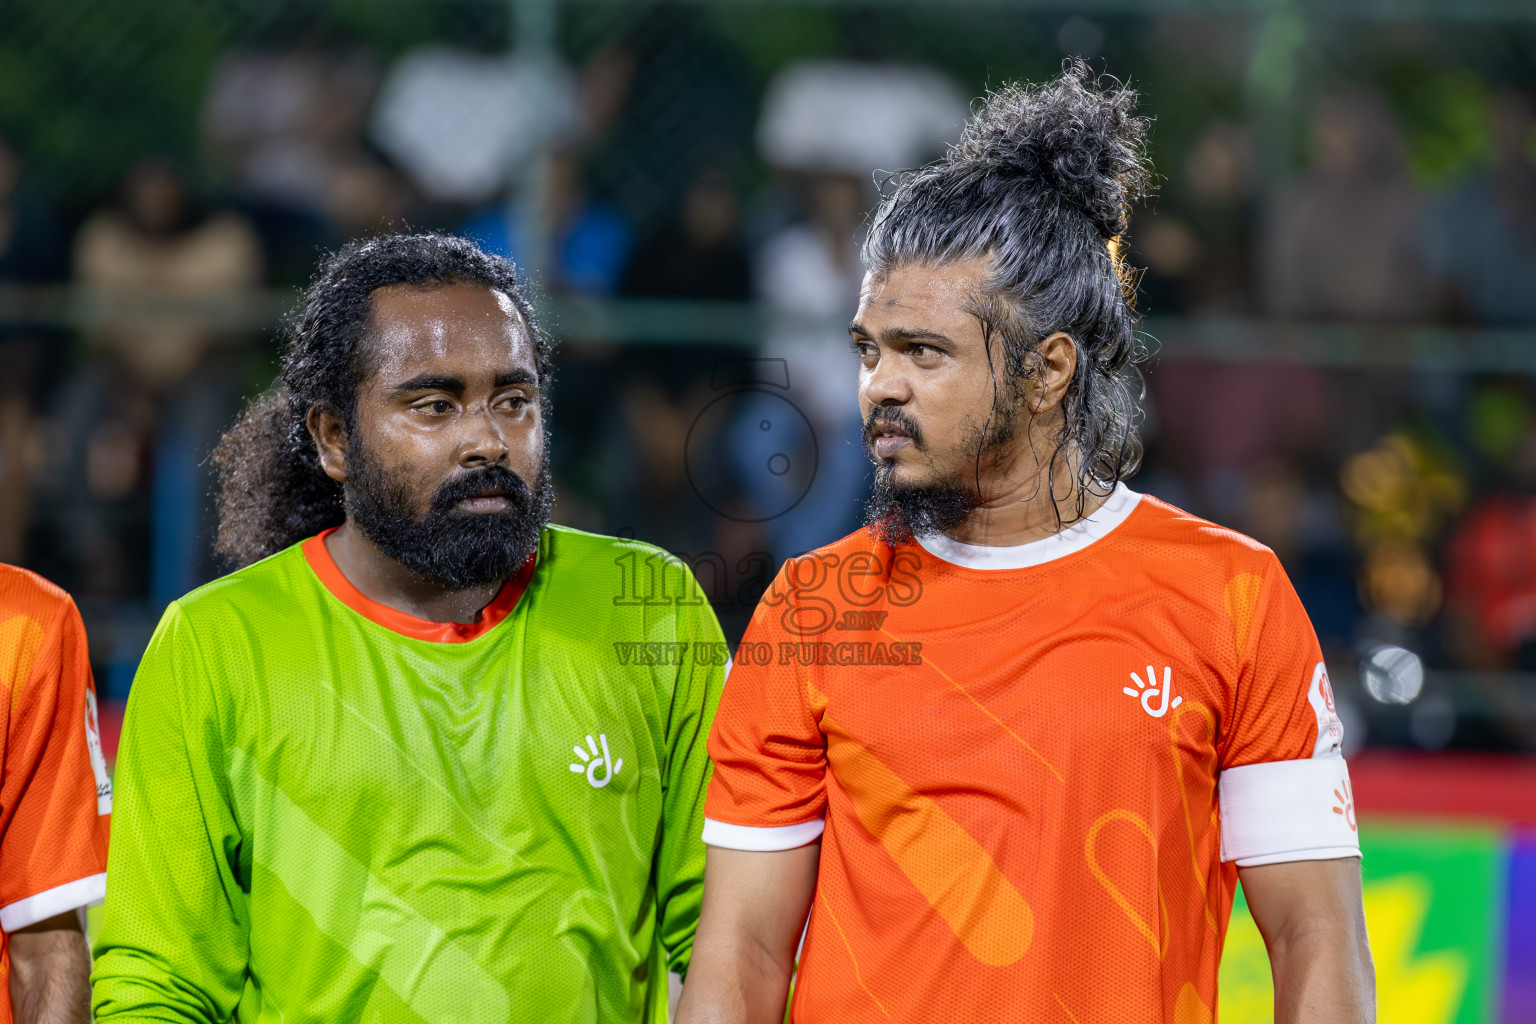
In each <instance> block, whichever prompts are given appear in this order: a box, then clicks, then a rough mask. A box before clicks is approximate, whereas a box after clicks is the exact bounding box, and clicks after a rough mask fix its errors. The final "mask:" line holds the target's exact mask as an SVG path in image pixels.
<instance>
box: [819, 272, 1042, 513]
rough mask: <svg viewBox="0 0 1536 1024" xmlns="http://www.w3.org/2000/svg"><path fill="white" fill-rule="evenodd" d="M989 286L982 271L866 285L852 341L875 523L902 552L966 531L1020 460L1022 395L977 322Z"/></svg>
mask: <svg viewBox="0 0 1536 1024" xmlns="http://www.w3.org/2000/svg"><path fill="white" fill-rule="evenodd" d="M985 286H986V267H985V265H984V264H982V263H981V262H979V261H967V262H962V263H954V264H949V265H946V266H941V267H917V266H911V267H900V268H898V269H896V270H894V271H892V272H891V273H890V274H889V275H887V276H886V277H884V278H880V279H877V278H874V277H871V276H868V275H866V276H865V279H864V285H863V288H862V289H861V292H860V295H859V311H858V314H857V315H856V316H855V317H854V322H853V324H852V325H850V327H849V331H850V335H851V340H852V345H853V348H854V350H855V351H856V352H857V353H858V356H859V361H860V371H859V408H860V412H861V413H863V416H864V447H865V451H866V452H867V453H868V454H869V456H870V458H871V459H872V460H874V463H875V487H874V491H873V493H872V495H871V497H870V501H869V504H868V507H867V509H866V513H867V517H868V519H869V522H870V524H871V525H872V526H873V527H875V529H876V532H877V533H879V534H881V535H883V536H885V537H886V539H888V540H891V541H893V542H899V541H902V540H906V539H908V538H909V537H910V536H911V534H912V533H914V532H915V533H926V532H933V531H941V532H942V531H947V530H950V529H953V528H954V527H955V526H958V525H959V524H960V523H961V522H963V521H964V520H965V518H966V516H968V515H969V514H970V513H971V512H972V511H973V510H974V509H975V508H976V507H977V505H978V504H979V503H980V501H981V495H982V494H983V493H986V492H987V481H988V479H989V478H990V477H991V476H992V475H994V474H995V473H996V472H997V471H998V470H999V469H1000V468H1001V467H1002V466H1003V464H1004V463H1006V461H1007V460H1008V457H1009V455H1010V453H1011V450H1012V443H1013V441H1014V438H1015V436H1016V434H1017V432H1018V425H1019V423H1020V421H1021V418H1022V416H1023V415H1024V413H1023V409H1022V397H1021V395H1020V394H1019V392H1018V388H1017V385H1016V383H1015V381H1014V378H1013V377H1012V376H1011V375H1010V374H1009V372H1008V370H1007V368H1006V366H1005V365H1004V362H1003V360H1004V355H1003V350H1002V341H1001V339H999V338H997V337H993V338H992V339H991V343H990V353H989V351H988V348H989V346H988V342H987V337H986V333H985V331H984V329H983V326H982V322H981V321H980V320H979V319H978V318H977V316H976V315H975V312H974V310H975V309H976V302H977V299H978V297H979V296H980V295H982V294H984V289H985Z"/></svg>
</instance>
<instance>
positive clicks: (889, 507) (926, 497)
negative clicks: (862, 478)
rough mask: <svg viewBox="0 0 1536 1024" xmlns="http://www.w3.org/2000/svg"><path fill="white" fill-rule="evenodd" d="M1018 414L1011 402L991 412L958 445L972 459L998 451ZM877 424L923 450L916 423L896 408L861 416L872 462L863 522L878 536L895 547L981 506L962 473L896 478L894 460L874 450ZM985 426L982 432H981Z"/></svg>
mask: <svg viewBox="0 0 1536 1024" xmlns="http://www.w3.org/2000/svg"><path fill="white" fill-rule="evenodd" d="M1019 418H1020V417H1019V414H1018V413H1017V411H1016V410H1015V408H1014V407H1010V410H1009V411H1007V412H1005V413H1004V414H1003V415H997V416H994V417H992V419H993V422H991V423H990V424H988V425H987V426H985V427H975V428H974V429H973V430H972V432H971V436H970V437H967V438H966V439H965V440H964V441H963V442H962V443H961V445H960V448H961V450H963V451H970V452H974V453H975V457H976V460H977V462H978V464H979V462H980V460H982V459H986V458H987V457H988V456H993V455H997V454H998V453H1000V452H1002V451H1003V450H1004V449H1005V448H1006V447H1007V446H1008V445H1009V444H1010V443H1011V442H1012V441H1013V439H1014V438H1015V437H1016V436H1017V434H1018V424H1019ZM877 424H895V425H897V426H900V427H901V428H903V429H904V430H905V431H906V432H907V434H908V435H909V436H910V437H911V438H912V447H913V448H915V449H917V450H918V451H926V450H927V448H928V445H927V442H926V441H925V439H924V438H923V432H922V429H921V427H920V426H919V424H918V422H917V421H916V420H915V419H913V418H912V417H910V416H908V415H907V414H906V413H905V412H903V411H902V410H901V409H900V408H898V407H894V406H892V407H880V406H876V407H875V408H874V409H871V410H870V413H869V416H868V418H866V419H865V421H864V451H865V452H866V453H867V454H868V455H869V457H870V458H871V459H872V460H873V461H874V463H875V485H874V488H873V489H872V490H871V491H870V495H869V500H868V501H866V502H865V503H864V524H865V526H866V527H867V528H868V529H869V532H870V534H871V535H872V536H873V537H874V538H875V539H876V540H878V541H882V542H884V543H886V544H889V545H891V546H892V547H896V546H898V545H901V544H906V543H909V542H911V540H912V539H913V537H915V536H916V535H918V534H931V533H949V532H950V531H951V530H953V529H955V528H956V527H958V526H959V525H960V524H961V523H963V522H965V521H966V519H967V518H969V516H970V514H971V513H972V512H974V511H976V509H978V508H980V507H981V495H980V494H979V493H978V492H977V490H976V485H975V483H974V482H967V479H966V477H965V475H964V474H963V473H957V474H955V475H953V476H951V477H947V478H945V479H942V480H937V481H934V482H932V483H925V484H901V483H897V482H896V479H895V477H896V460H894V459H882V458H880V457H879V456H877V455H876V454H875V434H876V433H877V431H878V426H877ZM983 431H985V434H983Z"/></svg>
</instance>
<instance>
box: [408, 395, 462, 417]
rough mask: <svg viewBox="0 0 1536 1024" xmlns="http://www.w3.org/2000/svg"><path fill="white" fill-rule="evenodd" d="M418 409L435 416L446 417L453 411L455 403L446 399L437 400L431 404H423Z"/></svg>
mask: <svg viewBox="0 0 1536 1024" xmlns="http://www.w3.org/2000/svg"><path fill="white" fill-rule="evenodd" d="M416 408H417V409H420V410H421V411H422V412H426V413H431V414H432V415H433V416H446V415H448V413H450V412H452V411H453V403H452V402H450V401H448V399H446V398H435V399H433V400H432V401H430V402H423V403H422V404H421V405H418V406H417V407H416Z"/></svg>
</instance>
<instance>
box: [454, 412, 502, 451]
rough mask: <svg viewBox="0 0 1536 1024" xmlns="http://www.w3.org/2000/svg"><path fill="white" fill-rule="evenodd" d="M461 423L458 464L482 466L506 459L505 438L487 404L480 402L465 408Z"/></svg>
mask: <svg viewBox="0 0 1536 1024" xmlns="http://www.w3.org/2000/svg"><path fill="white" fill-rule="evenodd" d="M463 424H464V436H463V437H462V438H461V439H460V442H459V465H461V466H483V465H487V464H489V463H493V462H505V461H506V460H507V438H506V435H505V434H504V433H503V432H502V431H503V428H502V424H501V423H500V421H499V420H498V419H497V417H496V415H495V413H493V412H492V411H491V409H490V406H489V405H487V404H481V405H478V406H473V407H471V408H470V409H468V410H466V411H465V415H464V419H463Z"/></svg>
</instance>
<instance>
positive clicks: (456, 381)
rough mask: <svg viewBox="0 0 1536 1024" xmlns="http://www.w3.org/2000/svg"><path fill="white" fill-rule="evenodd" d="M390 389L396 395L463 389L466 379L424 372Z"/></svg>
mask: <svg viewBox="0 0 1536 1024" xmlns="http://www.w3.org/2000/svg"><path fill="white" fill-rule="evenodd" d="M389 390H390V391H391V392H392V393H393V394H396V395H410V394H415V393H416V392H418V391H463V390H464V379H463V378H462V377H453V376H449V375H447V374H442V373H423V374H420V375H419V376H416V377H412V378H411V379H410V380H407V381H402V382H401V383H399V384H396V385H395V386H394V387H392V388H390V389H389Z"/></svg>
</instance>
